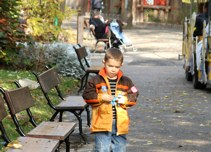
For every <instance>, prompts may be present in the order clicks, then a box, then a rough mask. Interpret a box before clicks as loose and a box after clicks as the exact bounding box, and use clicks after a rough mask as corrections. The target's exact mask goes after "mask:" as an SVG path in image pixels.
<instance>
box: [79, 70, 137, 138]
mask: <svg viewBox="0 0 211 152" xmlns="http://www.w3.org/2000/svg"><path fill="white" fill-rule="evenodd" d="M117 77H118V79H117V84H116V91H115V96H118V94H121V95H123V96H124V98H125V101H126V102H125V105H121V106H120V105H116V115H117V118H116V119H117V135H120V134H127V133H128V130H129V116H128V112H127V107H131V106H133V105H135V104H136V100H137V97H138V90H137V89H136V88H135V86H134V84H133V83H132V81H131V79H130V78H128V77H126V76H123V73H122V72H121V71H119V73H118V75H117ZM105 86H106V88H107V93H108V94H111V89H110V85H109V81H108V79H107V77H106V73H105V69H104V68H103V69H101V70H100V72H99V75H97V76H95V77H94V78H92V79H90V80H89V81H88V84H87V86H86V88H85V90H84V93H83V95H82V96H83V98H84V100H85V101H86V103H88V104H89V105H91V107H92V122H91V132H102V131H109V132H111V131H112V121H113V115H112V104H110V103H106V102H103V101H102V94H103V93H104V92H103V91H102V87H105Z"/></svg>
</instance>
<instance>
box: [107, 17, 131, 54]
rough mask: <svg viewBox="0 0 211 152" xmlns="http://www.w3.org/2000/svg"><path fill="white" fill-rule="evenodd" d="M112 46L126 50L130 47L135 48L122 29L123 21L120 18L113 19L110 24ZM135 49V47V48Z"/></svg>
mask: <svg viewBox="0 0 211 152" xmlns="http://www.w3.org/2000/svg"><path fill="white" fill-rule="evenodd" d="M109 29H110V32H111V34H110V40H111V46H112V47H115V48H119V49H120V50H121V51H123V52H124V51H125V50H126V49H128V48H129V47H132V48H133V45H132V43H131V41H130V40H129V39H128V38H127V37H126V36H125V35H124V33H123V31H122V23H121V21H120V20H116V19H113V20H112V21H111V22H110V24H109ZM133 50H134V48H133Z"/></svg>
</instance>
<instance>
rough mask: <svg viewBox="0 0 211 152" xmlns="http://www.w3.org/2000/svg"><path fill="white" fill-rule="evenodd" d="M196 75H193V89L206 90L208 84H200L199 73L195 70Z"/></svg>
mask: <svg viewBox="0 0 211 152" xmlns="http://www.w3.org/2000/svg"><path fill="white" fill-rule="evenodd" d="M194 71H195V72H194V75H193V88H194V89H205V88H206V87H207V84H203V83H201V82H199V80H198V71H197V70H196V69H194Z"/></svg>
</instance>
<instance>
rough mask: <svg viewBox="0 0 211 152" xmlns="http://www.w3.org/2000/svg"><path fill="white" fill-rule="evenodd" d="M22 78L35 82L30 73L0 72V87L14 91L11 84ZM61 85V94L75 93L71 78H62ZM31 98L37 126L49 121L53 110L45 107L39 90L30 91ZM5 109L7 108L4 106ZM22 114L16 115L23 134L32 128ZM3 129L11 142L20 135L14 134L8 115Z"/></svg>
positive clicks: (0, 149)
mask: <svg viewBox="0 0 211 152" xmlns="http://www.w3.org/2000/svg"><path fill="white" fill-rule="evenodd" d="M22 78H28V79H31V80H34V81H36V78H35V76H34V75H33V74H32V73H31V72H30V71H9V70H0V86H1V87H3V88H4V89H6V90H10V89H14V88H16V86H15V84H14V83H13V82H14V81H15V80H18V79H22ZM61 79H62V85H61V86H60V89H61V91H62V93H63V94H72V93H74V92H75V91H73V90H75V88H76V86H77V83H78V80H75V79H73V78H71V77H62V76H61ZM31 93H32V96H33V98H34V101H35V106H34V107H33V108H31V110H32V114H33V116H34V118H35V120H36V122H37V123H38V124H39V123H40V122H42V121H46V120H49V118H50V116H51V115H52V113H53V110H52V109H51V108H50V107H49V106H48V105H47V102H46V99H45V97H44V96H43V94H42V92H41V90H40V88H37V89H34V90H31ZM53 95H54V92H52V97H53ZM53 99H54V100H55V102H56V98H55V97H53ZM5 107H6V108H7V106H6V104H5ZM7 112H8V110H7ZM23 114H24V113H21V114H20V115H18V118H19V119H20V120H21V126H24V128H23V130H24V132H25V133H27V132H28V131H30V130H31V129H32V128H33V127H32V125H31V124H28V123H27V121H28V117H25V116H24V115H23ZM3 124H4V127H5V128H6V132H7V134H8V136H9V138H10V139H11V140H15V139H16V138H17V137H19V136H20V135H19V134H18V133H17V132H16V130H15V126H14V123H13V121H12V118H11V116H10V115H9V112H8V116H7V117H6V119H4V120H3ZM0 142H1V144H0V151H3V149H4V148H3V145H2V142H3V141H2V140H0Z"/></svg>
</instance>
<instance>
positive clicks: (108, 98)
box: [102, 94, 113, 102]
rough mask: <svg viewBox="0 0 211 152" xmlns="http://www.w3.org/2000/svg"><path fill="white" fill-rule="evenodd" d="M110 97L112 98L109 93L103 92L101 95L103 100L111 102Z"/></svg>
mask: <svg viewBox="0 0 211 152" xmlns="http://www.w3.org/2000/svg"><path fill="white" fill-rule="evenodd" d="M112 99H113V96H112V95H109V94H103V95H102V101H104V102H111V101H112Z"/></svg>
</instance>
